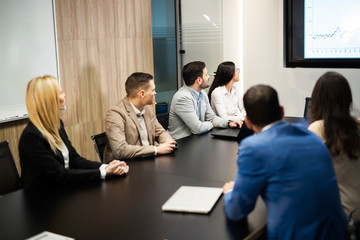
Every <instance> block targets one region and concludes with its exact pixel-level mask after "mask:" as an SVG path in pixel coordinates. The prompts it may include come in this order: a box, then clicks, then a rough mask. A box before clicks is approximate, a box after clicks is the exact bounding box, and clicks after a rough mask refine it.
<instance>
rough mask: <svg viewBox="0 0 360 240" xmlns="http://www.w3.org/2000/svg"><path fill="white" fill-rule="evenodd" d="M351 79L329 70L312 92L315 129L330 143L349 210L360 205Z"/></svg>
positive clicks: (358, 134)
mask: <svg viewBox="0 0 360 240" xmlns="http://www.w3.org/2000/svg"><path fill="white" fill-rule="evenodd" d="M351 109H352V95H351V89H350V86H349V83H348V81H347V80H346V79H345V77H344V76H342V75H341V74H339V73H337V72H326V73H325V74H323V75H322V76H321V77H320V78H319V79H318V80H317V82H316V84H315V87H314V89H313V92H312V95H311V124H310V126H309V130H310V131H313V132H314V133H315V134H317V135H318V136H319V137H320V138H322V139H323V141H324V143H325V144H326V146H327V147H328V149H329V151H330V153H331V155H332V158H333V164H334V169H335V172H336V175H337V179H338V184H339V190H340V197H341V202H342V205H343V207H344V210H345V213H346V214H349V213H350V212H351V210H353V209H355V208H359V207H360V174H359V173H360V147H359V146H360V123H359V122H358V121H357V119H356V118H354V117H353V116H351V112H350V111H351Z"/></svg>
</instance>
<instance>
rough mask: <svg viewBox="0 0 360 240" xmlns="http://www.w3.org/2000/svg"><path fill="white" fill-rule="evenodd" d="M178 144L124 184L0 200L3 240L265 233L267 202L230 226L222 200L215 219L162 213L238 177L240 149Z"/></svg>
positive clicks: (200, 139)
mask: <svg viewBox="0 0 360 240" xmlns="http://www.w3.org/2000/svg"><path fill="white" fill-rule="evenodd" d="M212 131H217V129H214V130H212ZM177 143H178V149H176V150H175V151H174V152H173V153H171V154H168V155H163V156H156V157H146V158H138V159H133V160H128V161H127V163H128V164H129V166H130V171H129V173H128V174H127V175H125V176H120V177H111V178H109V179H107V180H105V181H100V182H96V183H86V184H81V185H80V184H79V185H71V186H63V187H56V188H52V189H41V190H40V189H39V190H31V191H29V190H18V191H16V192H13V193H10V194H7V195H4V196H2V197H0V239H26V238H29V237H32V236H34V235H36V234H39V233H41V232H43V231H49V232H53V233H57V234H60V235H64V236H67V237H71V238H75V239H169V240H172V239H243V238H245V237H247V238H248V239H251V237H252V236H256V234H257V233H259V232H261V231H263V229H264V226H265V224H266V214H267V213H266V208H265V205H264V203H263V202H262V200H261V199H260V198H259V199H258V201H257V203H256V206H255V208H254V210H253V211H252V212H251V213H250V214H249V216H248V217H247V218H246V219H244V220H241V221H230V220H228V219H227V218H226V216H225V212H224V201H223V199H222V197H220V198H219V200H218V202H217V203H216V204H215V206H214V208H213V209H212V211H211V212H210V213H209V214H194V213H178V212H163V211H162V210H161V206H162V205H163V204H164V203H165V202H166V201H167V200H168V199H169V197H170V196H171V195H172V194H173V193H174V192H175V191H176V190H177V189H178V188H179V187H180V186H183V185H186V186H205V187H222V186H223V184H224V183H225V182H226V181H230V180H234V178H235V175H236V172H237V165H236V159H237V153H238V147H239V143H238V142H237V141H231V140H226V139H219V138H214V137H213V136H212V135H211V132H210V133H206V134H202V135H192V136H190V137H187V138H183V139H180V140H178V141H177Z"/></svg>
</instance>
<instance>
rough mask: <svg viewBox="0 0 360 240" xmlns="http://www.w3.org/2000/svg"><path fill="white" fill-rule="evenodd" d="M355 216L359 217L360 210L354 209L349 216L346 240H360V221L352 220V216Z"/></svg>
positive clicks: (357, 219)
mask: <svg viewBox="0 0 360 240" xmlns="http://www.w3.org/2000/svg"><path fill="white" fill-rule="evenodd" d="M357 214H359V215H360V208H356V209H354V210H353V211H351V213H350V214H349V218H348V226H347V227H348V229H347V230H348V232H347V236H346V238H345V239H346V240H360V219H359V218H358V217H357V218H356V219H353V215H357Z"/></svg>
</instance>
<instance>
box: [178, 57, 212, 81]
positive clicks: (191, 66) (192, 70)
mask: <svg viewBox="0 0 360 240" xmlns="http://www.w3.org/2000/svg"><path fill="white" fill-rule="evenodd" d="M205 67H206V65H205V63H204V62H200V61H195V62H190V63H188V64H186V65H185V66H184V67H183V73H182V75H183V78H184V82H185V84H186V85H187V86H191V85H193V84H194V82H195V80H196V79H197V78H198V77H201V78H202V77H203V70H204V68H205Z"/></svg>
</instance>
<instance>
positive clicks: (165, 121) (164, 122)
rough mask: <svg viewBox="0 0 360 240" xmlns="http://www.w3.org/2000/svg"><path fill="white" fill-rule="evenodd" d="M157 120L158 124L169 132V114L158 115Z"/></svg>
mask: <svg viewBox="0 0 360 240" xmlns="http://www.w3.org/2000/svg"><path fill="white" fill-rule="evenodd" d="M156 118H157V120H158V122H159V123H160V124H161V126H162V127H163V128H164V129H165V130H167V129H168V127H169V113H168V112H167V113H161V114H158V115H156Z"/></svg>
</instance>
